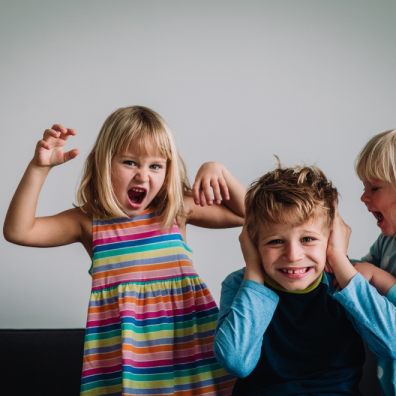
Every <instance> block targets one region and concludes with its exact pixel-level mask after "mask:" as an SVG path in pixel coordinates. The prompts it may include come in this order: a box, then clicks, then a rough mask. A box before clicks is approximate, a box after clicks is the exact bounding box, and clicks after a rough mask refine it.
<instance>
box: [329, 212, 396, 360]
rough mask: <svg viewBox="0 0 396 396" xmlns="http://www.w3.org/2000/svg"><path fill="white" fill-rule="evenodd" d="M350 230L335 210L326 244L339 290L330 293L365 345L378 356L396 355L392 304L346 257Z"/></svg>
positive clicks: (395, 310)
mask: <svg viewBox="0 0 396 396" xmlns="http://www.w3.org/2000/svg"><path fill="white" fill-rule="evenodd" d="M350 233H351V230H350V228H349V227H348V226H347V225H346V224H345V223H344V221H343V220H342V218H341V217H340V216H339V215H338V214H337V215H336V217H335V218H334V221H333V225H332V230H331V234H330V238H329V242H328V248H327V260H328V264H329V265H330V267H331V269H332V271H333V273H334V275H335V277H336V280H337V283H338V285H339V288H340V291H336V292H334V293H333V297H334V298H335V299H336V300H337V301H338V302H339V303H340V304H341V305H342V306H343V307H344V308H345V309H346V311H347V313H348V314H349V317H350V318H351V320H352V322H353V323H354V326H355V328H356V330H357V331H358V332H359V334H360V335H361V337H362V338H363V339H364V340H365V341H366V342H367V345H368V347H369V348H370V349H371V350H372V351H373V352H374V353H375V354H377V355H378V356H381V357H384V358H391V359H395V358H396V337H395V329H396V306H395V305H393V304H392V303H391V302H390V301H389V300H388V299H387V298H385V297H384V296H381V295H380V294H379V293H378V291H377V290H376V289H375V288H374V287H373V286H372V285H370V284H369V283H368V282H367V281H366V280H365V279H364V278H363V277H362V276H361V275H360V274H358V272H357V271H356V269H355V268H354V267H353V265H352V264H351V263H350V261H349V259H348V257H347V248H348V242H349V236H350Z"/></svg>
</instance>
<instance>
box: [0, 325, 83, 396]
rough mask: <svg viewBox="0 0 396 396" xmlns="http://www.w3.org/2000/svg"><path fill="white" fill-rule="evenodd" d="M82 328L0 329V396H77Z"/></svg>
mask: <svg viewBox="0 0 396 396" xmlns="http://www.w3.org/2000/svg"><path fill="white" fill-rule="evenodd" d="M83 346H84V329H54V330H53V329H44V330H9V329H0V356H1V361H2V362H3V368H2V369H1V371H0V373H1V377H2V381H1V385H0V386H1V389H0V394H1V395H10V396H19V395H20V396H22V395H31V396H33V395H34V396H36V395H37V396H78V395H79V394H80V377H81V368H82V355H83Z"/></svg>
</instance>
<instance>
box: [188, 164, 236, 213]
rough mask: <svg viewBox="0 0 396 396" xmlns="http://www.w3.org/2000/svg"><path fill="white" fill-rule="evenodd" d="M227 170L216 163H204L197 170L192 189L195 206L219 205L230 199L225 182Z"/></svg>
mask: <svg viewBox="0 0 396 396" xmlns="http://www.w3.org/2000/svg"><path fill="white" fill-rule="evenodd" d="M227 172H228V171H227V169H226V168H225V167H224V166H223V165H222V164H220V163H218V162H213V161H212V162H205V163H204V164H202V165H201V167H200V168H199V169H198V172H197V175H196V177H195V181H194V184H193V187H192V192H193V197H194V202H195V204H196V205H201V206H205V205H213V204H214V203H215V204H218V205H220V204H221V202H222V201H223V200H229V199H230V193H229V190H228V186H227V182H226V173H227Z"/></svg>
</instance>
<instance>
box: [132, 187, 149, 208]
mask: <svg viewBox="0 0 396 396" xmlns="http://www.w3.org/2000/svg"><path fill="white" fill-rule="evenodd" d="M146 195H147V191H146V190H145V189H144V188H140V187H132V188H131V189H130V190H128V198H129V200H130V201H131V202H132V203H134V204H137V205H139V204H141V203H142V202H143V199H144V198H145V197H146Z"/></svg>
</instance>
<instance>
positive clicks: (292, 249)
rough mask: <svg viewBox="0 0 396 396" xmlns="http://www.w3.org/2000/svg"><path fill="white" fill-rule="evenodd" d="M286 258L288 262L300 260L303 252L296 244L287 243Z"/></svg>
mask: <svg viewBox="0 0 396 396" xmlns="http://www.w3.org/2000/svg"><path fill="white" fill-rule="evenodd" d="M286 257H287V259H288V261H289V262H295V261H299V260H301V258H302V257H303V250H302V249H301V246H300V245H299V244H298V243H289V244H288V246H287V248H286Z"/></svg>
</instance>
